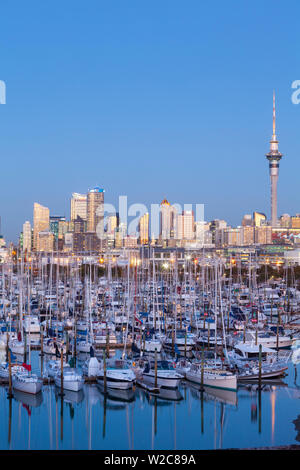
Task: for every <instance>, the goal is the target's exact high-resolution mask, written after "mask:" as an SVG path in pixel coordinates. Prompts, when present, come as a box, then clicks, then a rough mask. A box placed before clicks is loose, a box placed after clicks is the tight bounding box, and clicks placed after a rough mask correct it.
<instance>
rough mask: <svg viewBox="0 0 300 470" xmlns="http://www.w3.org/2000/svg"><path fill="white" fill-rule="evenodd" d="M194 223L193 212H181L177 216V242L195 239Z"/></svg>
mask: <svg viewBox="0 0 300 470" xmlns="http://www.w3.org/2000/svg"><path fill="white" fill-rule="evenodd" d="M194 228H195V221H194V213H193V211H183V212H182V214H178V215H177V227H176V238H177V240H183V239H184V240H193V239H194V238H195V231H194Z"/></svg>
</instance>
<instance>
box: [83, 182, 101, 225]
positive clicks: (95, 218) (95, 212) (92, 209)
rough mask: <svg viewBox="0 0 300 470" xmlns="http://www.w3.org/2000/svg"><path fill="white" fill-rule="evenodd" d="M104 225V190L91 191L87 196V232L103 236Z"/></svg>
mask: <svg viewBox="0 0 300 470" xmlns="http://www.w3.org/2000/svg"><path fill="white" fill-rule="evenodd" d="M103 223H104V190H103V189H101V188H98V187H96V188H94V189H91V190H90V191H89V192H88V194H87V231H88V232H96V231H97V232H99V234H101V233H102V234H103V229H104V226H103Z"/></svg>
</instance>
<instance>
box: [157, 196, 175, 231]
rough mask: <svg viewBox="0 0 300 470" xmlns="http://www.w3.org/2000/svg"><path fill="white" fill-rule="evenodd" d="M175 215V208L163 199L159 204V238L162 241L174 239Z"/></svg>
mask: <svg viewBox="0 0 300 470" xmlns="http://www.w3.org/2000/svg"><path fill="white" fill-rule="evenodd" d="M176 215H177V211H176V209H175V207H173V206H171V205H170V203H169V202H168V201H167V199H164V200H163V201H162V202H161V204H160V238H161V239H162V240H169V238H174V234H175V233H174V232H175V230H176V227H175V225H176Z"/></svg>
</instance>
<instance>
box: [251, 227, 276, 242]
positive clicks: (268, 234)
mask: <svg viewBox="0 0 300 470" xmlns="http://www.w3.org/2000/svg"><path fill="white" fill-rule="evenodd" d="M254 230H255V240H254V241H255V243H258V244H260V245H270V244H271V243H272V227H271V226H270V225H262V226H260V227H259V226H257V227H255V229H254Z"/></svg>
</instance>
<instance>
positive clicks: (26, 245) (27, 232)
mask: <svg viewBox="0 0 300 470" xmlns="http://www.w3.org/2000/svg"><path fill="white" fill-rule="evenodd" d="M31 241H32V237H31V223H30V222H29V221H28V220H27V221H26V222H25V223H24V224H23V251H25V250H26V251H27V253H30V252H31Z"/></svg>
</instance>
